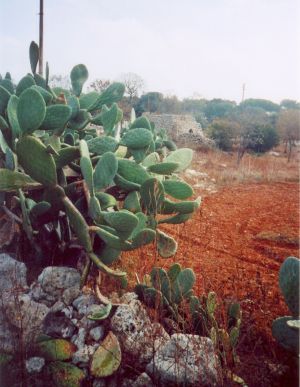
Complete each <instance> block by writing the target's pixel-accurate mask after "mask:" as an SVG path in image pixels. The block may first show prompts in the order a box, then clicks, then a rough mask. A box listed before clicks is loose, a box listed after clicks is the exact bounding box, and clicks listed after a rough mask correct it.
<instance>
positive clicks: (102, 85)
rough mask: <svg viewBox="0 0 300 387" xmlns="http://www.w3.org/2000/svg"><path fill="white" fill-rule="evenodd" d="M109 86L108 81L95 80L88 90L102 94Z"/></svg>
mask: <svg viewBox="0 0 300 387" xmlns="http://www.w3.org/2000/svg"><path fill="white" fill-rule="evenodd" d="M110 84H111V82H110V80H109V79H95V80H94V81H93V82H92V83H91V84H90V88H91V89H92V90H95V91H98V92H100V93H102V91H104V90H105V89H107V88H108V86H109V85H110Z"/></svg>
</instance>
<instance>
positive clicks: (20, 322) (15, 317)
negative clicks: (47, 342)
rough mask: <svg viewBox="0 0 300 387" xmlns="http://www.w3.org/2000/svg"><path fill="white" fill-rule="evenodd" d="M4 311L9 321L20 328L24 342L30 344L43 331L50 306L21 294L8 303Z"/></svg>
mask: <svg viewBox="0 0 300 387" xmlns="http://www.w3.org/2000/svg"><path fill="white" fill-rule="evenodd" d="M4 312H5V314H6V317H7V320H8V321H9V323H10V324H11V325H13V326H14V327H16V328H17V329H18V330H19V332H20V334H21V335H22V337H23V341H24V343H25V344H26V345H28V344H29V345H30V344H32V343H33V342H34V341H35V339H36V338H37V336H38V335H40V334H41V333H42V326H43V320H44V318H45V317H46V315H47V314H48V312H49V308H48V307H47V306H46V305H44V304H40V303H38V302H35V301H33V300H31V299H30V297H29V296H28V295H27V294H21V295H19V296H17V297H16V298H14V299H11V300H10V301H9V302H8V303H7V304H6V307H5V311H4Z"/></svg>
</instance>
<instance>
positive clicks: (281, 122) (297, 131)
mask: <svg viewBox="0 0 300 387" xmlns="http://www.w3.org/2000/svg"><path fill="white" fill-rule="evenodd" d="M277 128H278V132H279V135H280V137H281V139H282V140H283V142H284V143H285V151H286V153H287V157H288V161H290V159H291V157H292V149H293V147H294V146H295V145H296V141H299V140H300V110H297V109H290V110H283V111H281V112H280V114H279V117H278V121H277Z"/></svg>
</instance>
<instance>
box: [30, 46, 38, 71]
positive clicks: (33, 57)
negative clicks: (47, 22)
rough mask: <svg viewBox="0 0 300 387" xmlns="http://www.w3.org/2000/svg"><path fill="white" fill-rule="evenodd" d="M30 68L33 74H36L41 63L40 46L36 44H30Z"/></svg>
mask: <svg viewBox="0 0 300 387" xmlns="http://www.w3.org/2000/svg"><path fill="white" fill-rule="evenodd" d="M29 58H30V66H31V71H32V73H33V74H35V72H36V66H37V64H38V61H39V46H38V45H37V44H36V43H35V42H31V43H30V47H29Z"/></svg>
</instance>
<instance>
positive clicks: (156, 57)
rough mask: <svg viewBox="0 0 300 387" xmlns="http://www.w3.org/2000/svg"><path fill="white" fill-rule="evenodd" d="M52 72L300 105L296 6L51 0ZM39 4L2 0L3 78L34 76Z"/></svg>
mask: <svg viewBox="0 0 300 387" xmlns="http://www.w3.org/2000/svg"><path fill="white" fill-rule="evenodd" d="M44 3H45V4H44V12H45V16H44V39H45V43H44V59H45V60H47V61H48V62H49V64H50V74H51V73H52V74H63V75H67V74H69V73H70V70H71V68H72V67H73V65H75V64H78V63H84V64H86V66H87V67H88V69H89V74H90V77H89V80H88V82H89V81H90V82H91V81H93V80H94V79H95V78H102V79H103V78H109V79H117V78H118V77H119V76H120V74H121V73H126V72H134V73H137V74H139V75H140V76H141V77H142V78H143V79H144V80H145V83H146V87H145V90H146V91H160V92H163V93H164V94H176V95H177V96H179V97H180V98H183V97H191V96H193V95H195V94H198V95H200V96H202V97H203V98H208V99H211V98H228V99H233V100H236V101H238V102H239V101H240V100H241V95H242V84H243V83H245V84H246V93H245V97H246V98H267V99H271V100H273V101H275V102H279V101H280V100H282V99H284V98H291V99H297V100H300V52H299V50H300V30H299V25H300V5H299V1H298V0H84V1H82V0H44ZM38 12H39V0H0V73H2V75H3V73H5V72H6V71H10V72H11V73H12V76H13V78H14V80H15V81H17V80H18V79H19V78H20V77H21V76H23V75H25V74H26V72H28V71H30V66H29V59H28V48H29V44H30V42H31V41H32V40H35V41H37V42H38Z"/></svg>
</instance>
